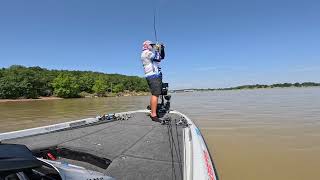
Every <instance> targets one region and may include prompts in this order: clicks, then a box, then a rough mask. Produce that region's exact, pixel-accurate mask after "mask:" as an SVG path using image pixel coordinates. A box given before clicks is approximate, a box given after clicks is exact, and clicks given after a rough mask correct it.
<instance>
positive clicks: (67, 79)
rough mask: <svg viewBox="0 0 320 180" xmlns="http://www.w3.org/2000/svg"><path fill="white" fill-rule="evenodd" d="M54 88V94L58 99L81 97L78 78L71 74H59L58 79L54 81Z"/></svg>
mask: <svg viewBox="0 0 320 180" xmlns="http://www.w3.org/2000/svg"><path fill="white" fill-rule="evenodd" d="M52 86H53V88H54V94H55V95H57V96H58V97H63V98H72V97H79V93H80V87H79V85H78V84H77V78H76V77H74V76H72V75H70V74H65V73H61V74H59V75H58V77H57V78H55V79H54V80H53V83H52Z"/></svg>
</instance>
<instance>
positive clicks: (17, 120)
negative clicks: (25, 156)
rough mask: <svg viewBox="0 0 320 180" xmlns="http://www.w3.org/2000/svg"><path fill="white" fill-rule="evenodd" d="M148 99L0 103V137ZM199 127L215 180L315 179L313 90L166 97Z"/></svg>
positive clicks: (316, 98) (319, 143) (317, 123)
mask: <svg viewBox="0 0 320 180" xmlns="http://www.w3.org/2000/svg"><path fill="white" fill-rule="evenodd" d="M148 101H149V99H148V97H119V98H85V99H67V100H50V101H28V102H3V103H0V114H1V116H0V132H7V131H12V130H18V129H25V128H31V127H36V126H42V125H48V124H55V123H59V122H64V121H69V120H76V119H81V118H86V117H93V116H96V115H98V114H103V113H109V112H121V111H128V110H137V109H144V108H145V107H146V105H147V104H148ZM172 107H173V108H174V109H176V110H179V111H180V112H182V113H184V114H186V115H188V116H189V117H190V118H191V119H192V120H193V121H194V122H195V123H197V124H198V126H199V127H200V129H201V131H202V133H203V135H204V137H205V139H206V141H207V143H208V146H209V149H210V151H211V153H212V155H213V157H214V161H215V164H216V166H217V168H218V172H219V175H220V179H222V180H251V179H252V180H270V179H276V180H286V179H288V180H298V179H299V180H301V179H320V170H319V169H318V168H319V167H320V88H299V89H298V88H292V89H291V88H289V89H265V90H241V91H218V92H193V93H191V92H190V93H177V94H173V97H172Z"/></svg>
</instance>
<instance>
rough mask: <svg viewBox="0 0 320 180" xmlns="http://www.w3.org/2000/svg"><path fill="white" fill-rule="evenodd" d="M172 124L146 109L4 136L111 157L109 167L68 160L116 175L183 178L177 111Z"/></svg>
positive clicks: (36, 145)
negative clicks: (84, 123) (63, 127)
mask: <svg viewBox="0 0 320 180" xmlns="http://www.w3.org/2000/svg"><path fill="white" fill-rule="evenodd" d="M168 116H169V117H170V118H171V125H161V124H160V123H156V122H152V121H151V119H150V118H149V117H148V116H147V114H146V113H143V112H141V113H140V112H139V113H134V114H132V115H131V117H130V118H129V119H128V120H119V121H112V122H108V123H100V124H96V125H91V126H85V127H80V128H75V129H69V130H63V131H57V132H52V133H47V134H42V135H36V136H29V137H23V138H17V139H13V140H5V141H3V142H2V143H15V144H24V145H26V146H27V147H28V148H29V149H31V150H33V151H36V150H39V149H44V148H48V147H58V148H67V149H70V150H74V151H79V152H83V153H89V154H93V155H95V156H98V157H102V158H107V159H109V160H111V161H112V162H111V164H110V165H109V167H108V168H107V169H103V168H100V167H96V166H93V165H92V164H89V163H84V162H80V161H76V160H66V161H68V162H69V163H72V164H75V165H80V166H83V167H85V168H88V169H91V170H96V171H99V172H103V173H105V174H106V175H108V176H111V177H114V178H116V179H166V180H167V179H183V144H184V143H183V137H182V132H183V129H182V127H180V126H176V122H178V121H179V120H180V118H181V117H179V116H178V115H177V114H169V115H168Z"/></svg>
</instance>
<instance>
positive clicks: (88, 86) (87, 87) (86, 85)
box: [79, 73, 95, 93]
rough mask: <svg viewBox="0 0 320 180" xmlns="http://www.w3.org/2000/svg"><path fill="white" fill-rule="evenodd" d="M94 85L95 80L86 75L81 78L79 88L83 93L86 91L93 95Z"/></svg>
mask: <svg viewBox="0 0 320 180" xmlns="http://www.w3.org/2000/svg"><path fill="white" fill-rule="evenodd" d="M94 83H95V80H94V78H93V77H92V76H91V75H90V74H88V73H85V74H83V75H81V76H80V77H79V86H80V91H81V92H82V91H85V92H87V93H92V87H93V85H94Z"/></svg>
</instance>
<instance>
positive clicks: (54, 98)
mask: <svg viewBox="0 0 320 180" xmlns="http://www.w3.org/2000/svg"><path fill="white" fill-rule="evenodd" d="M57 99H63V98H60V97H53V96H51V97H39V98H36V99H26V98H19V99H0V103H4V102H26V101H49V100H57Z"/></svg>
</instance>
